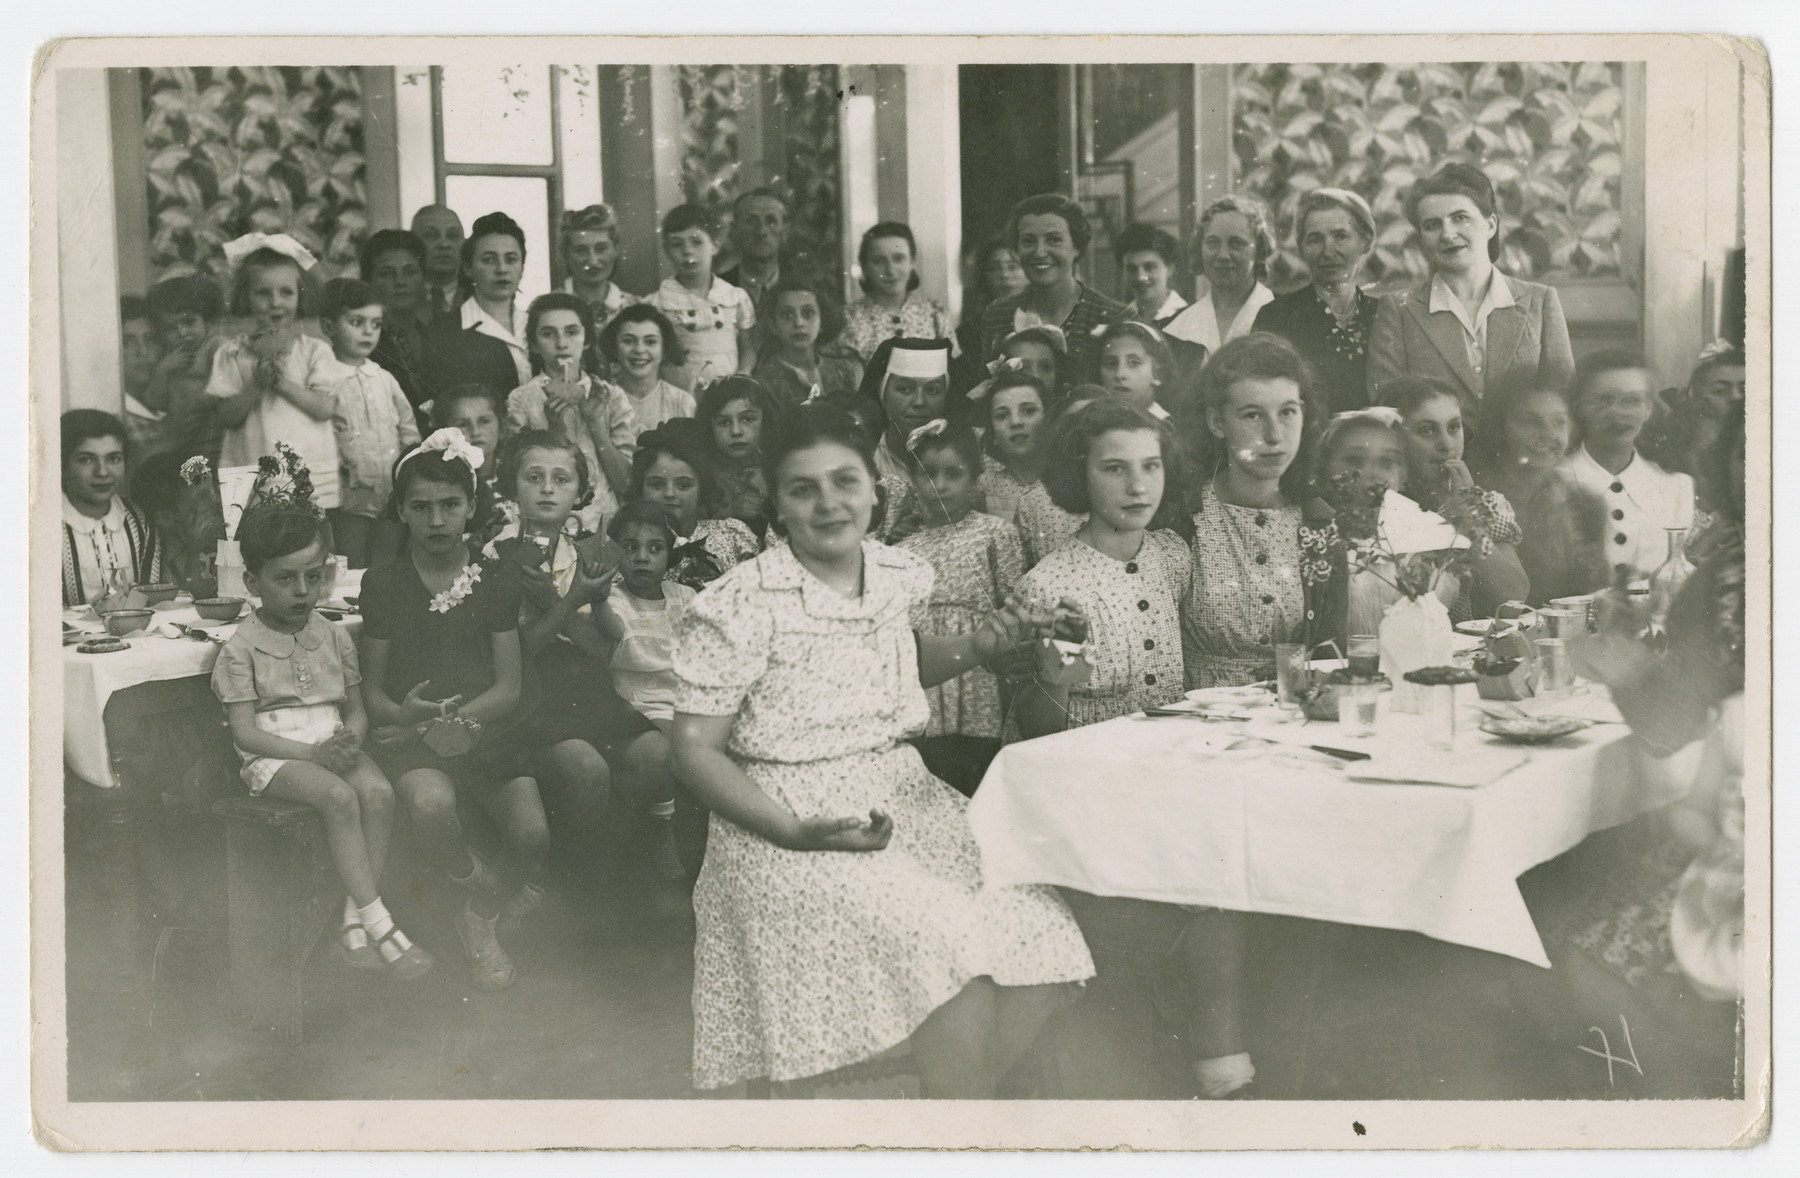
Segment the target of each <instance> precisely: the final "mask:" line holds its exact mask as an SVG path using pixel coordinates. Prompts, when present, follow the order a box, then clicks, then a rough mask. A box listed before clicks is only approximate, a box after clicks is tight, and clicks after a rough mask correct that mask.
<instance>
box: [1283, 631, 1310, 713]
mask: <svg viewBox="0 0 1800 1178" xmlns="http://www.w3.org/2000/svg"><path fill="white" fill-rule="evenodd" d="M1305 675H1306V644H1305V643H1304V642H1277V643H1276V644H1275V701H1276V702H1277V703H1279V704H1280V705H1281V706H1282V707H1283V708H1298V707H1299V706H1300V684H1301V681H1302V680H1303V679H1304V678H1305Z"/></svg>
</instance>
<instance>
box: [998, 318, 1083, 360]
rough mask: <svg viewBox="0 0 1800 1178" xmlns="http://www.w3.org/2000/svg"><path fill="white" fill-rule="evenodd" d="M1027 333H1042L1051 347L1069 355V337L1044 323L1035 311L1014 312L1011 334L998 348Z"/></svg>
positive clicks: (1055, 326)
mask: <svg viewBox="0 0 1800 1178" xmlns="http://www.w3.org/2000/svg"><path fill="white" fill-rule="evenodd" d="M1027 331H1039V332H1042V333H1043V334H1044V336H1045V338H1046V339H1048V340H1049V341H1050V346H1051V347H1053V348H1055V349H1056V350H1057V351H1059V352H1061V353H1062V354H1063V355H1065V356H1066V355H1068V354H1069V337H1068V336H1067V335H1066V334H1065V333H1064V332H1063V329H1062V328H1060V327H1058V326H1057V325H1056V324H1054V323H1046V322H1044V321H1043V320H1042V319H1040V318H1039V317H1038V315H1037V312H1035V311H1025V310H1019V311H1014V312H1013V331H1012V334H1011V335H1009V336H1007V337H1006V339H1004V340H1002V341H1001V344H1000V346H1001V347H1003V348H1004V347H1005V346H1006V345H1007V344H1010V343H1012V342H1013V340H1015V339H1017V338H1018V337H1019V336H1020V335H1022V334H1024V333H1025V332H1027Z"/></svg>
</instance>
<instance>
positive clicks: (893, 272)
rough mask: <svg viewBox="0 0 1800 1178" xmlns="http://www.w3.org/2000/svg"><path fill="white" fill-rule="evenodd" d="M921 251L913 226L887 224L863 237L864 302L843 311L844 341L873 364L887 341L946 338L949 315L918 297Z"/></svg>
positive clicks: (860, 255) (858, 254)
mask: <svg viewBox="0 0 1800 1178" xmlns="http://www.w3.org/2000/svg"><path fill="white" fill-rule="evenodd" d="M918 257H919V247H918V244H917V243H916V242H915V241H914V240H913V232H912V229H911V227H909V226H907V225H905V224H903V223H901V222H899V221H883V222H881V223H880V224H879V225H876V226H874V227H872V228H871V229H870V230H869V231H868V232H867V233H865V234H863V237H862V245H861V246H860V248H858V250H857V251H856V260H857V264H858V265H859V266H861V267H862V288H863V293H864V295H865V297H864V298H860V299H857V300H856V301H855V302H853V303H851V304H850V306H849V307H848V308H847V309H846V310H845V312H844V334H843V336H842V341H843V342H844V343H846V344H848V345H849V346H850V347H852V348H855V349H856V351H857V353H858V354H859V355H861V356H862V357H863V358H864V359H865V360H873V359H874V357H875V349H876V348H877V347H878V346H880V344H881V342H882V341H883V340H889V339H895V338H897V337H906V338H910V339H947V338H948V337H949V335H950V313H949V312H948V311H946V310H944V308H943V307H942V306H941V305H940V304H939V303H938V302H937V300H935V299H928V298H926V297H925V296H924V295H922V294H920V293H919V269H918Z"/></svg>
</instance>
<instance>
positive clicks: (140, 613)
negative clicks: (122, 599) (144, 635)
mask: <svg viewBox="0 0 1800 1178" xmlns="http://www.w3.org/2000/svg"><path fill="white" fill-rule="evenodd" d="M150 616H151V611H150V610H147V609H119V610H114V611H113V612H112V613H109V614H107V615H106V632H107V633H108V634H111V635H112V636H113V637H114V638H123V637H125V635H127V634H136V633H137V632H138V631H139V630H142V629H143V628H144V627H145V626H148V625H149V624H150Z"/></svg>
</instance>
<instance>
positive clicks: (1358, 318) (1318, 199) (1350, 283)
mask: <svg viewBox="0 0 1800 1178" xmlns="http://www.w3.org/2000/svg"><path fill="white" fill-rule="evenodd" d="M1294 238H1295V241H1296V243H1297V244H1298V245H1299V247H1300V256H1301V258H1302V259H1304V260H1305V262H1306V270H1307V273H1308V274H1310V275H1311V276H1312V281H1311V282H1309V283H1307V284H1306V285H1305V286H1303V287H1301V288H1300V289H1299V290H1294V291H1289V292H1288V293H1287V294H1284V295H1276V296H1275V298H1274V300H1273V301H1272V302H1270V303H1269V305H1268V306H1266V307H1264V308H1263V309H1262V310H1261V311H1259V312H1257V315H1256V327H1255V330H1257V331H1271V332H1274V333H1275V334H1276V335H1279V336H1281V337H1282V338H1284V339H1286V340H1287V341H1288V342H1289V343H1291V344H1293V345H1294V349H1295V350H1296V351H1298V352H1299V353H1300V355H1301V357H1302V358H1304V359H1305V360H1306V362H1307V363H1308V364H1309V365H1311V366H1312V371H1313V374H1314V376H1315V377H1316V378H1317V381H1318V392H1319V399H1320V400H1322V401H1323V402H1324V403H1325V408H1326V410H1327V411H1329V412H1331V413H1346V412H1348V411H1350V410H1352V409H1361V408H1362V407H1363V406H1364V405H1367V404H1368V403H1369V374H1368V368H1369V332H1370V331H1371V330H1373V328H1374V326H1375V308H1376V305H1377V302H1376V299H1375V297H1374V296H1373V295H1371V294H1368V293H1367V292H1365V291H1364V290H1363V289H1362V288H1361V287H1359V286H1357V285H1356V279H1357V277H1358V275H1359V274H1360V273H1361V271H1362V265H1363V262H1364V261H1365V260H1366V259H1367V258H1368V256H1369V251H1370V250H1371V249H1373V248H1374V247H1375V214H1374V213H1372V212H1370V211H1369V203H1368V202H1367V201H1365V200H1364V199H1363V198H1362V197H1360V196H1358V195H1357V194H1356V193H1354V192H1351V191H1350V190H1349V189H1346V188H1315V189H1313V190H1312V191H1311V192H1309V193H1307V194H1306V195H1305V196H1303V197H1301V198H1300V205H1299V208H1298V209H1296V210H1295V213H1294Z"/></svg>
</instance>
